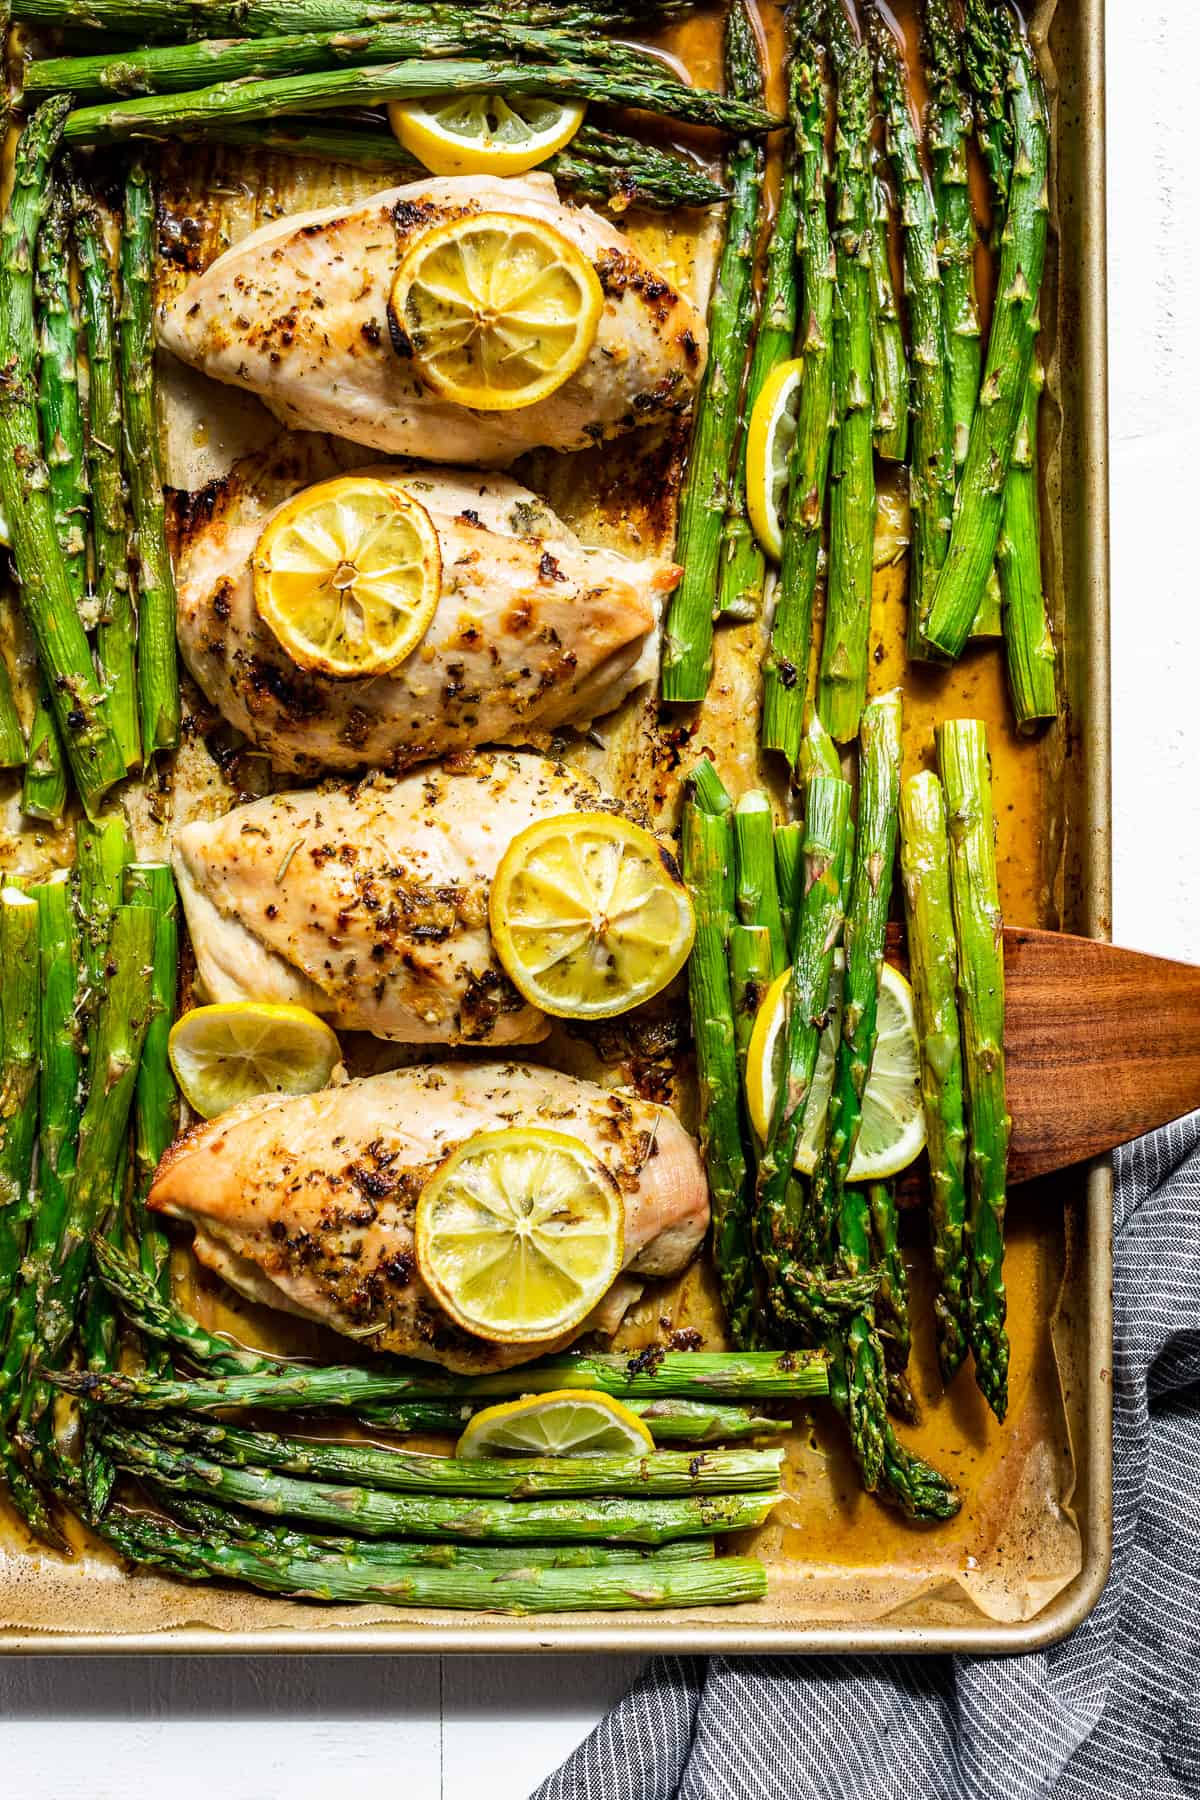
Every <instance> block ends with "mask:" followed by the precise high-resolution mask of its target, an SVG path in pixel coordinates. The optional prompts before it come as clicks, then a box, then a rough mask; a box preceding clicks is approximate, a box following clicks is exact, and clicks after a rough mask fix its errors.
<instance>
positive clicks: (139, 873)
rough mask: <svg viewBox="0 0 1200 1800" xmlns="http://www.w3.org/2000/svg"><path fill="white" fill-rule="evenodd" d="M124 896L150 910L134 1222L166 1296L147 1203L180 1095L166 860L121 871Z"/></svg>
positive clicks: (165, 1258)
mask: <svg viewBox="0 0 1200 1800" xmlns="http://www.w3.org/2000/svg"><path fill="white" fill-rule="evenodd" d="M125 898H126V900H127V901H129V903H130V904H131V905H134V906H146V907H149V908H150V910H151V911H152V912H153V914H154V919H155V926H154V971H153V975H152V977H151V986H150V997H151V1004H152V1007H153V1012H152V1015H151V1018H150V1023H149V1025H148V1026H147V1028H146V1038H145V1042H144V1044H143V1046H142V1056H141V1061H140V1062H139V1064H138V1073H137V1087H136V1090H135V1107H134V1130H135V1154H134V1162H135V1185H134V1225H135V1234H136V1237H137V1241H138V1246H139V1255H140V1258H141V1268H142V1273H143V1274H144V1275H146V1276H147V1277H149V1279H150V1280H151V1281H152V1282H153V1283H154V1285H155V1287H156V1288H157V1289H158V1291H159V1292H160V1294H161V1295H162V1296H163V1297H164V1299H169V1294H170V1275H171V1272H170V1267H169V1258H170V1252H171V1245H170V1240H169V1238H168V1237H167V1234H166V1232H165V1231H164V1230H163V1228H162V1225H161V1224H160V1222H159V1221H158V1220H157V1218H156V1217H155V1216H154V1215H152V1214H151V1213H150V1212H149V1210H148V1209H147V1206H146V1196H147V1195H148V1193H149V1192H150V1184H151V1182H152V1181H153V1180H154V1172H155V1170H156V1169H157V1168H158V1165H159V1163H160V1162H161V1161H162V1159H163V1156H164V1155H165V1154H166V1151H167V1148H168V1146H169V1145H170V1144H171V1142H172V1141H173V1139H174V1137H175V1132H176V1128H177V1126H178V1123H179V1095H178V1092H177V1090H176V1087H175V1077H174V1076H173V1075H172V1073H171V1064H170V1062H169V1060H168V1057H167V1040H168V1039H169V1037H170V1035H171V1027H172V1025H173V1024H174V1023H175V988H176V981H177V978H178V967H179V919H178V905H177V902H176V898H175V883H174V880H173V879H172V876H171V870H170V866H169V865H168V864H167V863H131V864H130V865H129V867H128V868H127V870H126V871H125Z"/></svg>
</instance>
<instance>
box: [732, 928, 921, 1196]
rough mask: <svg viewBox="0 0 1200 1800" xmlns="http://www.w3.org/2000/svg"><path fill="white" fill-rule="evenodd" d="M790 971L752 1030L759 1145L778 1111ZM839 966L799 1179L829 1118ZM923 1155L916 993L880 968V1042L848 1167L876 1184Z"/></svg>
mask: <svg viewBox="0 0 1200 1800" xmlns="http://www.w3.org/2000/svg"><path fill="white" fill-rule="evenodd" d="M789 979H790V975H789V972H788V971H786V970H785V971H784V973H783V974H782V975H781V976H780V977H779V979H778V980H777V981H776V982H775V983H774V984H773V985H772V986H771V987H770V988H769V989H768V991H767V994H766V996H765V998H764V1000H763V1003H762V1005H761V1007H760V1008H759V1011H758V1016H757V1018H756V1019H755V1022H754V1031H753V1034H752V1036H751V1039H750V1049H749V1052H748V1054H747V1057H746V1099H747V1103H748V1105H749V1109H750V1117H751V1120H752V1121H753V1124H754V1129H755V1131H756V1132H757V1133H758V1135H759V1137H760V1138H761V1139H764V1140H765V1138H766V1135H767V1132H768V1130H769V1129H770V1120H771V1114H772V1111H773V1110H774V1106H775V1094H776V1079H777V1078H776V1072H775V1068H774V1062H775V1054H776V1051H777V1048H778V1045H779V1034H780V1032H781V1031H782V1029H783V1021H784V996H785V994H786V992H787V985H788V981H789ZM842 979H843V961H842V954H841V952H840V951H839V952H838V956H837V963H836V966H835V968H834V973H833V979H832V981H831V982H830V996H829V997H830V1021H829V1024H828V1025H827V1026H826V1028H825V1031H824V1033H823V1034H822V1037H821V1044H820V1048H819V1050H818V1052H817V1067H816V1071H815V1073H814V1075H813V1085H812V1092H811V1093H810V1095H809V1099H808V1105H807V1106H806V1108H805V1110H804V1127H803V1130H802V1131H801V1133H800V1142H799V1144H798V1145H797V1147H796V1167H797V1169H799V1170H800V1172H801V1174H803V1175H811V1174H812V1172H813V1170H814V1169H815V1168H816V1164H817V1155H818V1152H819V1151H820V1149H821V1146H822V1145H823V1143H824V1141H825V1124H826V1114H827V1112H828V1110H829V1095H830V1090H831V1088H832V1087H833V1063H834V1057H835V1055H836V1053H837V1045H838V1039H839V1038H840V1036H841V1000H842ZM924 1148H925V1113H924V1111H923V1109H922V1105H921V1053H920V1048H919V1046H918V1042H917V1025H916V1014H915V1012H914V1009H913V991H912V988H911V987H910V986H909V984H908V982H907V981H906V980H905V979H904V977H903V975H901V974H899V973H898V971H897V970H895V969H893V968H892V967H891V966H890V964H887V963H885V964H884V969H883V976H882V979H881V981H880V986H879V1038H878V1041H877V1043H876V1045H875V1055H874V1058H873V1059H872V1062H871V1074H870V1077H869V1079H868V1081H867V1087H866V1092H865V1093H864V1095H863V1106H862V1125H861V1128H860V1130H859V1134H858V1143H857V1145H856V1147H855V1151H854V1155H853V1157H852V1159H851V1162H850V1170H849V1174H848V1177H847V1179H848V1180H850V1181H881V1180H883V1179H884V1178H885V1177H886V1176H889V1175H898V1174H899V1173H900V1171H901V1169H906V1168H907V1167H908V1165H909V1163H911V1162H915V1161H916V1159H917V1157H918V1156H919V1155H920V1154H921V1151H922V1150H923V1149H924Z"/></svg>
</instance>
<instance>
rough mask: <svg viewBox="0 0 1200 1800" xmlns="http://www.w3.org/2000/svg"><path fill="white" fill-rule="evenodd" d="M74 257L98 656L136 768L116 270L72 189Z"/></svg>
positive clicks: (94, 210)
mask: <svg viewBox="0 0 1200 1800" xmlns="http://www.w3.org/2000/svg"><path fill="white" fill-rule="evenodd" d="M72 202H73V208H74V214H75V252H76V256H77V258H78V262H79V285H80V293H81V296H82V310H83V320H84V325H85V327H86V330H87V356H88V440H87V441H88V467H89V470H90V472H91V481H92V501H93V529H94V542H95V558H96V597H97V600H98V603H99V609H98V610H99V616H98V619H97V624H96V656H97V660H98V662H99V665H100V670H101V673H102V674H103V676H104V679H105V684H106V686H107V689H108V707H109V713H110V715H111V718H112V723H113V730H114V732H115V733H116V737H117V742H118V743H119V744H120V746H121V751H122V754H123V755H124V758H125V767H126V768H127V769H135V768H137V766H138V764H139V763H140V762H141V759H142V739H141V728H140V723H139V719H138V693H137V671H136V667H135V657H134V644H135V640H136V637H137V623H136V621H135V619H134V616H133V597H132V595H131V593H130V591H129V548H130V546H129V525H128V519H127V518H126V513H125V487H124V482H123V479H122V475H121V434H122V429H123V426H122V418H121V392H120V387H119V386H118V382H117V370H116V313H115V308H114V304H113V289H114V285H115V270H114V268H113V265H112V262H111V260H110V258H109V254H108V246H107V244H106V243H105V239H104V224H103V220H102V219H101V216H100V210H99V208H98V207H97V205H96V203H95V201H94V200H93V199H92V197H91V195H90V194H89V193H88V192H87V191H86V189H84V188H83V187H81V186H80V185H79V184H78V183H76V184H75V186H74V188H73V190H72Z"/></svg>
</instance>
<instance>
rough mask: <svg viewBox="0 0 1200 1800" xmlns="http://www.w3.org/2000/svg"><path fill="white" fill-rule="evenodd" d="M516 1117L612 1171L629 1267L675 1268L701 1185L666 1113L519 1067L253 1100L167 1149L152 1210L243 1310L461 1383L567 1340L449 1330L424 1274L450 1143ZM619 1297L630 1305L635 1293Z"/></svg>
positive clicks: (688, 1146) (695, 1224) (695, 1233)
mask: <svg viewBox="0 0 1200 1800" xmlns="http://www.w3.org/2000/svg"><path fill="white" fill-rule="evenodd" d="M515 1124H520V1125H539V1126H543V1127H545V1128H547V1129H551V1130H554V1131H558V1132H565V1133H566V1134H567V1135H568V1136H570V1137H574V1138H578V1139H580V1140H581V1141H582V1142H583V1143H585V1144H587V1145H588V1147H589V1148H590V1149H591V1150H592V1152H593V1153H594V1154H595V1155H596V1156H597V1157H598V1158H599V1159H600V1161H601V1162H602V1163H603V1164H604V1166H605V1168H606V1169H608V1171H609V1172H610V1174H611V1175H612V1176H613V1178H614V1180H615V1181H616V1182H617V1183H618V1185H619V1186H620V1189H621V1192H622V1195H623V1197H624V1202H625V1269H626V1271H627V1272H628V1273H629V1274H631V1275H646V1276H650V1275H671V1274H675V1273H677V1272H678V1271H679V1270H680V1269H682V1268H683V1267H684V1265H685V1264H686V1263H687V1262H688V1261H689V1259H690V1258H691V1257H692V1256H693V1255H694V1253H695V1251H696V1250H697V1249H698V1248H699V1245H700V1243H701V1241H702V1239H703V1237H704V1233H705V1231H706V1230H707V1227H708V1190H707V1186H706V1183H705V1179H704V1171H703V1167H702V1164H701V1161H700V1156H699V1153H698V1151H697V1149H696V1146H695V1144H694V1143H693V1142H692V1140H691V1138H690V1137H689V1136H688V1135H687V1133H686V1132H685V1131H684V1129H683V1127H682V1126H681V1125H680V1124H679V1122H678V1120H677V1119H676V1118H675V1117H674V1115H673V1114H672V1113H670V1112H669V1111H668V1110H667V1109H666V1108H665V1107H659V1106H652V1105H649V1104H648V1103H647V1102H645V1101H642V1100H637V1099H631V1098H628V1097H627V1096H625V1095H624V1094H616V1093H608V1092H605V1090H604V1089H602V1088H598V1087H596V1086H594V1085H593V1084H592V1083H590V1082H586V1081H577V1080H576V1079H575V1078H574V1077H573V1076H570V1075H563V1074H559V1073H558V1072H557V1071H556V1070H553V1069H542V1068H536V1067H534V1066H533V1065H531V1064H527V1063H496V1062H491V1063H445V1064H440V1065H433V1066H430V1067H421V1068H412V1069H402V1070H397V1071H396V1072H394V1073H392V1074H387V1075H375V1076H371V1077H369V1078H368V1079H366V1080H363V1081H353V1082H348V1083H346V1084H345V1085H344V1086H342V1087H334V1088H327V1089H326V1090H325V1091H324V1092H323V1093H320V1094H313V1095H310V1096H306V1097H305V1098H302V1099H284V1100H274V1099H264V1100H251V1101H247V1102H245V1103H244V1104H243V1105H241V1106H237V1107H234V1108H233V1109H232V1110H231V1111H230V1112H227V1113H224V1114H223V1115H222V1116H221V1117H220V1118H218V1119H214V1120H212V1121H211V1122H210V1123H208V1124H206V1125H200V1126H197V1127H196V1128H195V1129H193V1130H192V1131H190V1132H188V1133H187V1134H186V1135H185V1136H184V1137H182V1138H181V1139H180V1140H179V1142H178V1143H177V1144H176V1145H174V1147H173V1148H172V1149H171V1150H169V1151H168V1153H167V1155H166V1157H165V1158H164V1159H163V1162H162V1164H161V1166H160V1168H159V1171H158V1174H157V1176H156V1177H155V1181H154V1185H153V1187H152V1189H151V1191H150V1201H149V1203H150V1206H151V1207H152V1208H153V1209H154V1210H155V1211H157V1212H165V1213H170V1214H171V1215H172V1216H173V1217H174V1218H177V1219H186V1220H188V1221H189V1222H191V1223H192V1224H194V1225H195V1227H196V1241H195V1250H196V1254H197V1256H198V1257H199V1259H200V1261H201V1262H203V1263H205V1264H206V1265H207V1266H209V1267H211V1268H214V1269H216V1270H217V1271H218V1272H219V1273H220V1274H221V1275H223V1276H224V1277H225V1279H226V1280H228V1281H229V1282H230V1283H231V1285H232V1286H234V1287H235V1288H238V1289H239V1290H240V1291H241V1292H243V1293H246V1294H247V1295H248V1297H249V1298H251V1299H253V1300H258V1301H265V1302H267V1303H268V1304H271V1305H274V1306H278V1307H282V1308H283V1309H284V1310H287V1311H291V1312H297V1313H300V1314H302V1315H303V1316H305V1317H306V1318H311V1319H316V1320H318V1321H320V1322H321V1323H322V1324H325V1325H330V1326H332V1327H333V1329H334V1330H335V1331H341V1332H345V1333H347V1334H348V1335H350V1336H352V1337H355V1338H359V1339H361V1340H362V1342H363V1344H364V1345H366V1346H367V1347H369V1348H370V1349H373V1350H387V1351H394V1352H396V1353H397V1354H399V1355H402V1356H413V1357H419V1358H421V1359H422V1360H429V1361H437V1362H440V1363H443V1364H444V1365H445V1366H446V1367H447V1368H449V1369H458V1370H462V1371H464V1372H476V1371H480V1372H482V1371H486V1370H488V1369H503V1368H508V1367H511V1366H512V1365H514V1364H516V1363H521V1362H528V1361H529V1360H530V1359H531V1358H532V1357H535V1356H539V1355H541V1354H543V1353H544V1352H545V1351H546V1350H548V1349H552V1348H560V1347H561V1346H562V1345H563V1344H564V1343H569V1342H570V1341H571V1336H575V1335H578V1334H577V1333H572V1334H570V1336H568V1337H566V1338H559V1339H557V1340H555V1342H554V1343H553V1344H491V1343H486V1342H484V1341H482V1340H480V1339H476V1338H473V1337H470V1336H468V1335H467V1334H466V1333H465V1332H462V1331H460V1330H459V1329H458V1328H457V1326H455V1325H454V1324H453V1323H452V1322H451V1320H450V1319H448V1318H447V1317H446V1315H445V1314H444V1313H443V1312H442V1311H441V1309H440V1308H439V1307H438V1306H437V1305H436V1303H435V1302H434V1300H433V1298H432V1296H431V1295H430V1293H429V1291H428V1289H427V1288H426V1287H425V1284H424V1282H423V1281H422V1280H421V1276H420V1272H419V1270H418V1268H417V1264H416V1257H415V1254H414V1249H413V1218H414V1213H415V1209H416V1203H417V1199H418V1197H419V1195H420V1192H421V1189H422V1187H423V1186H424V1184H425V1182H426V1181H427V1180H428V1179H429V1177H430V1175H431V1174H432V1173H433V1171H434V1169H436V1168H437V1166H438V1165H439V1163H441V1162H442V1161H443V1159H444V1158H445V1157H446V1156H448V1155H449V1154H450V1152H451V1151H452V1150H454V1149H456V1148H457V1147H458V1145H460V1144H461V1143H463V1142H465V1140H466V1139H467V1138H469V1137H472V1136H474V1135H475V1133H476V1132H480V1131H495V1130H500V1129H503V1128H504V1127H505V1126H507V1125H515ZM618 1289H619V1290H620V1298H621V1299H623V1300H625V1301H628V1299H629V1298H631V1297H633V1296H634V1295H635V1294H636V1293H637V1292H638V1291H639V1290H638V1289H637V1288H636V1286H632V1285H629V1284H622V1283H621V1282H618V1283H616V1284H614V1288H613V1290H612V1291H613V1295H614V1296H616V1295H617V1292H618ZM603 1304H604V1303H602V1307H603ZM608 1310H609V1311H610V1312H611V1310H612V1309H608ZM612 1323H614V1321H613V1320H611V1319H610V1318H606V1319H605V1324H606V1325H611V1324H612ZM581 1329H583V1330H586V1329H588V1326H587V1325H585V1326H583V1327H582V1328H581Z"/></svg>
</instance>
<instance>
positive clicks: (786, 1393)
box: [55, 1348, 825, 1413]
mask: <svg viewBox="0 0 1200 1800" xmlns="http://www.w3.org/2000/svg"><path fill="white" fill-rule="evenodd" d="M278 1368H279V1372H278V1373H277V1374H270V1375H266V1374H261V1375H260V1374H253V1373H247V1374H244V1375H226V1376H218V1377H213V1378H211V1379H207V1380H201V1381H182V1380H178V1379H176V1380H157V1379H152V1378H150V1377H147V1376H143V1375H92V1374H89V1373H87V1372H86V1371H84V1372H81V1373H79V1374H66V1373H60V1374H57V1375H56V1376H55V1384H56V1385H57V1386H58V1387H61V1388H63V1389H64V1390H65V1391H66V1392H67V1393H70V1394H77V1395H79V1396H80V1397H81V1398H83V1399H87V1400H94V1401H96V1402H97V1403H98V1404H99V1405H102V1406H131V1407H136V1408H138V1409H139V1410H142V1411H148V1412H223V1411H224V1410H225V1409H226V1408H227V1407H243V1406H244V1407H258V1408H261V1409H262V1410H263V1411H268V1412H280V1411H282V1412H290V1411H297V1412H301V1411H305V1410H308V1411H331V1412H353V1413H361V1411H362V1409H363V1407H364V1406H374V1405H377V1404H378V1403H380V1402H384V1401H409V1400H441V1399H447V1398H460V1397H461V1398H463V1399H469V1400H482V1399H484V1398H487V1399H492V1400H496V1399H504V1398H506V1397H507V1396H509V1395H512V1394H548V1393H554V1392H556V1391H557V1390H558V1389H559V1388H573V1389H577V1390H578V1389H586V1390H592V1389H596V1390H598V1391H599V1392H601V1393H606V1394H614V1395H616V1397H617V1398H618V1399H619V1400H624V1399H625V1398H627V1397H628V1396H632V1397H633V1398H634V1399H652V1400H658V1399H676V1398H678V1399H685V1400H704V1401H709V1400H732V1401H736V1402H744V1401H747V1400H776V1399H778V1400H799V1399H805V1398H809V1397H811V1396H814V1395H820V1394H823V1393H824V1392H825V1360H824V1358H823V1357H822V1356H821V1355H819V1354H818V1353H816V1352H813V1353H811V1354H803V1353H797V1352H795V1351H789V1352H787V1353H786V1354H784V1355H780V1356H776V1355H774V1354H772V1353H769V1352H766V1351H748V1350H742V1351H730V1352H725V1351H703V1350H687V1351H683V1350H658V1349H657V1348H655V1349H653V1350H651V1351H646V1352H643V1353H642V1354H641V1355H640V1356H635V1357H632V1358H630V1357H626V1356H599V1355H596V1356H591V1355H588V1356H558V1357H547V1358H543V1359H542V1360H541V1361H539V1362H536V1363H522V1364H521V1365H520V1366H519V1367H518V1368H515V1369H503V1370H497V1371H495V1372H494V1373H491V1374H488V1375H451V1374H449V1373H447V1371H446V1370H444V1369H438V1368H434V1367H432V1366H424V1365H422V1364H419V1363H418V1364H410V1365H408V1366H407V1367H406V1366H404V1365H403V1364H402V1365H400V1367H399V1369H397V1370H396V1371H395V1372H393V1371H391V1370H388V1369H360V1368H354V1367H350V1368H335V1367H324V1366H322V1367H311V1368H297V1367H296V1366H295V1365H294V1364H288V1363H283V1364H280V1365H278Z"/></svg>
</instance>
